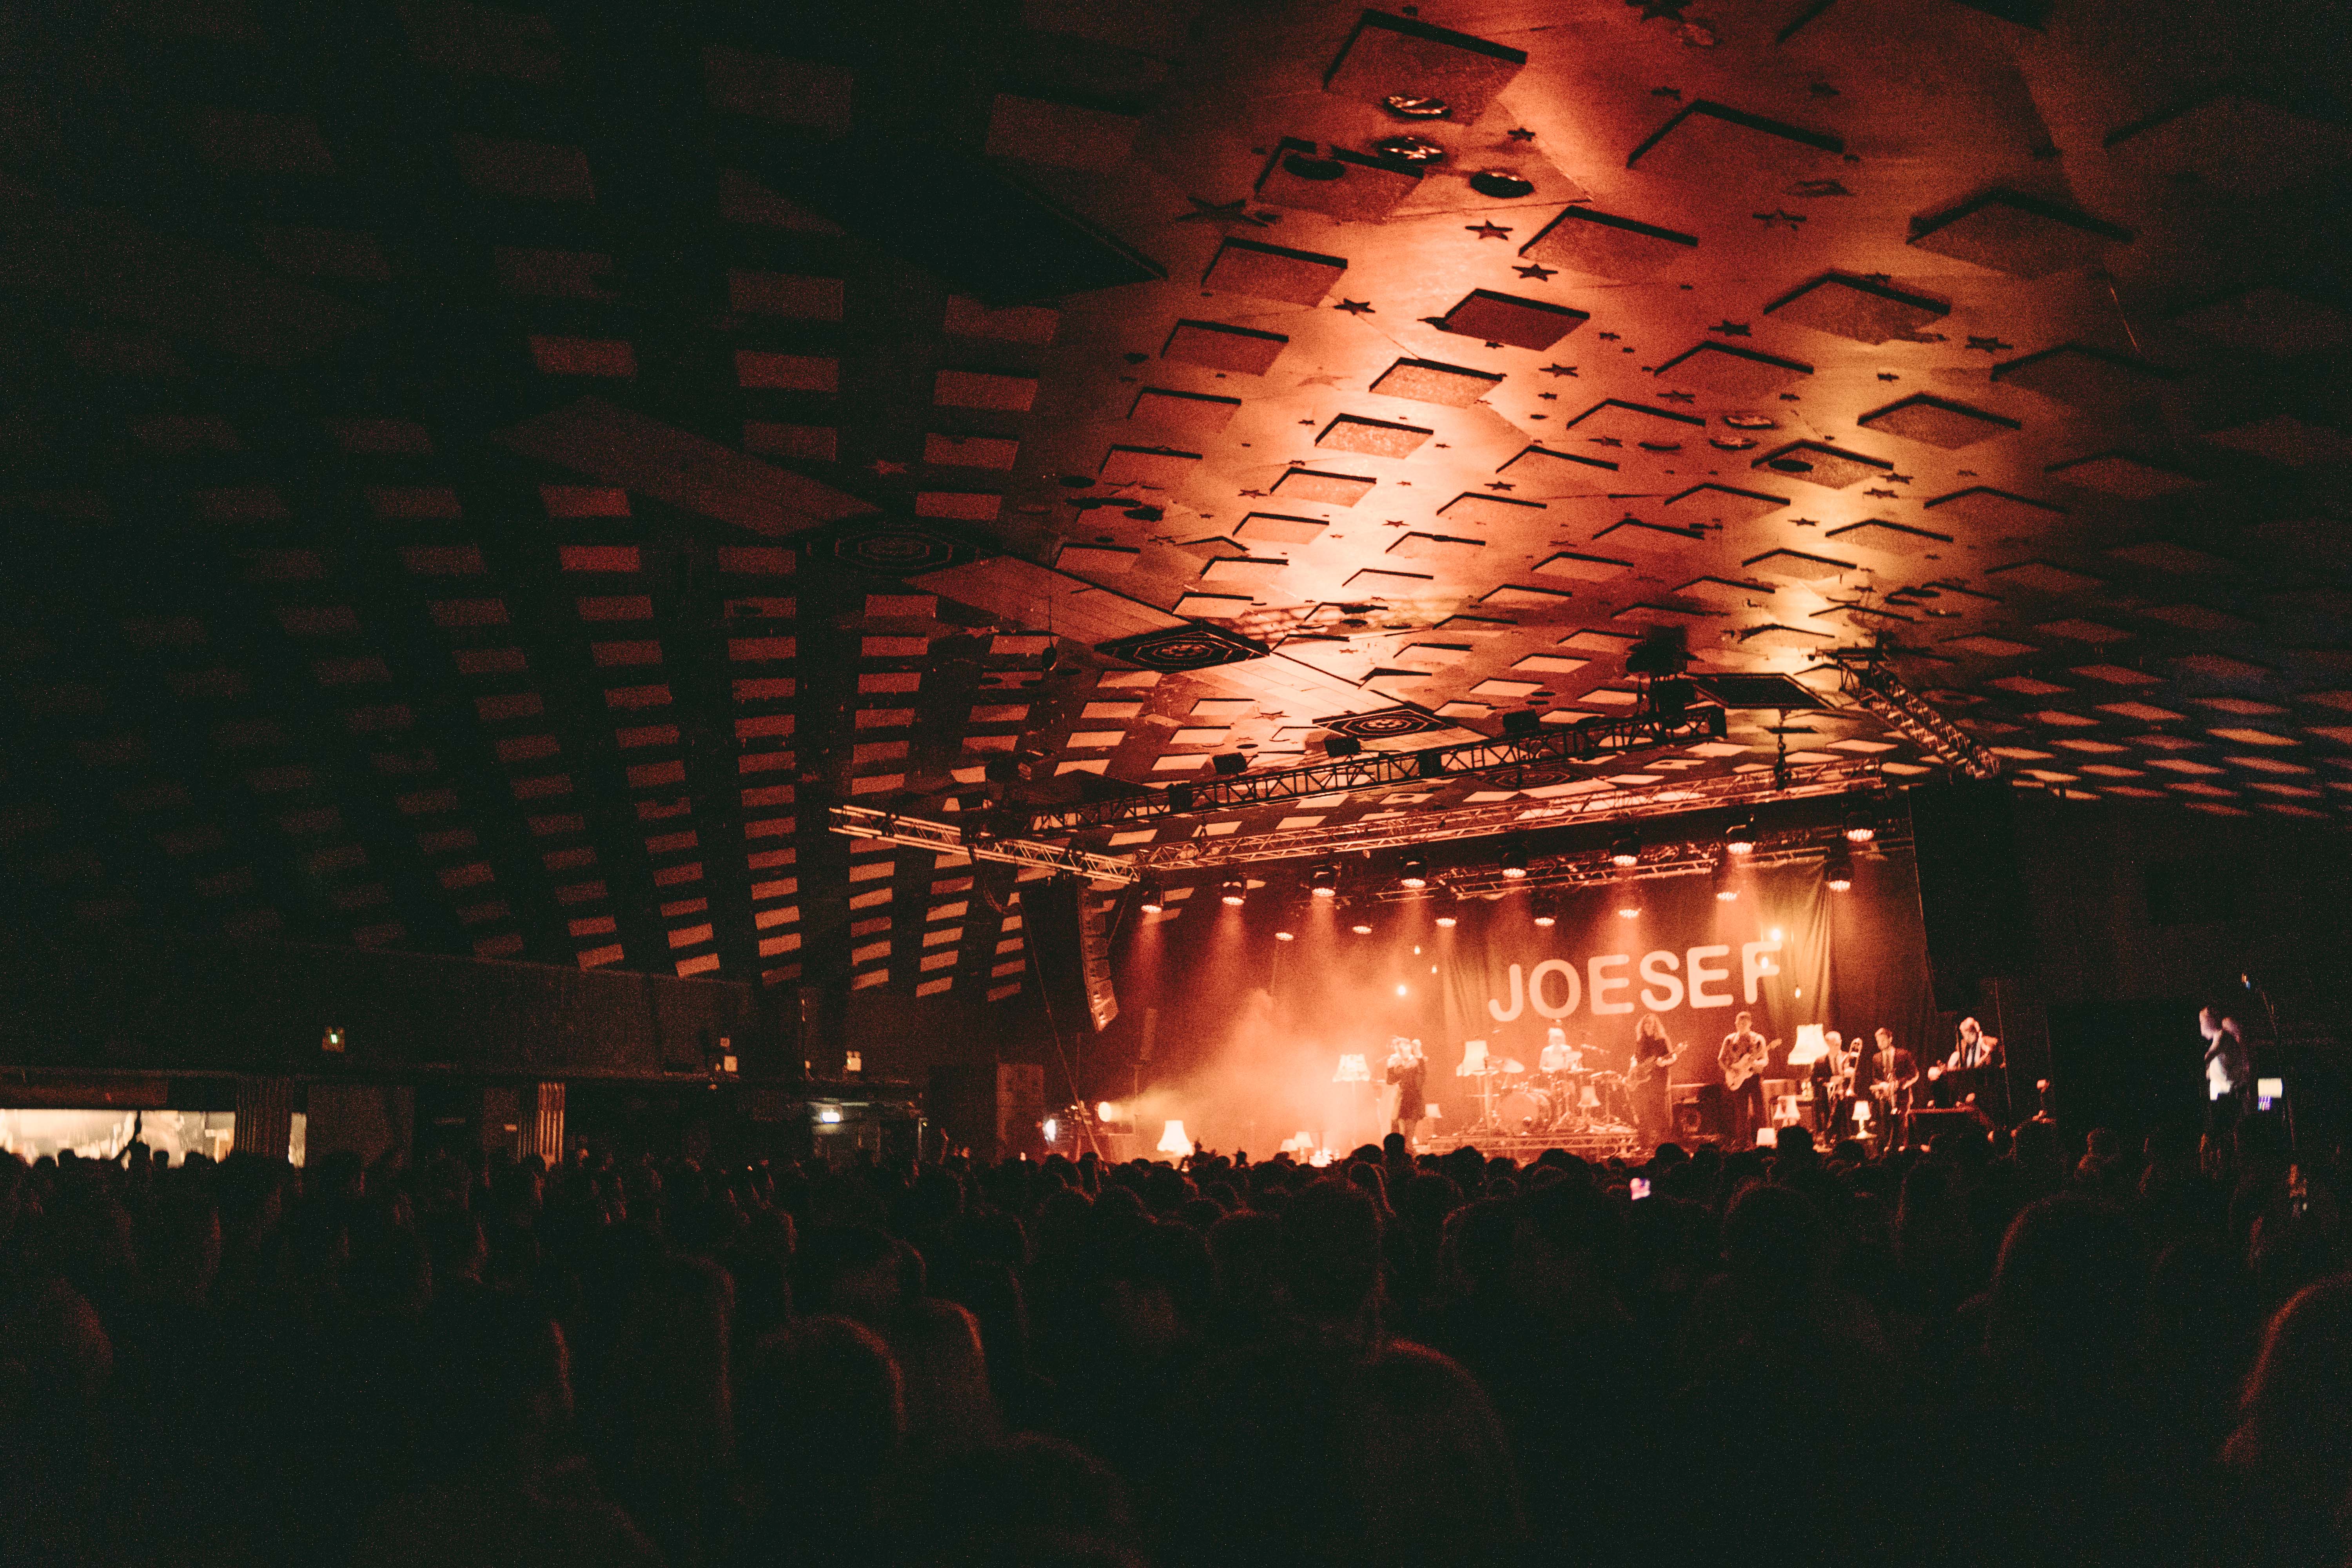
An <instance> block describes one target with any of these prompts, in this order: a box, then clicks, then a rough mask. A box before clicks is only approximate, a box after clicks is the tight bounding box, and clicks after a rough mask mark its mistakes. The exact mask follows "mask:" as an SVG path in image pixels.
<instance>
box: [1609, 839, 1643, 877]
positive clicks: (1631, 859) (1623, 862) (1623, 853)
mask: <svg viewBox="0 0 2352 1568" xmlns="http://www.w3.org/2000/svg"><path fill="white" fill-rule="evenodd" d="M1609 863H1610V864H1611V865H1612V866H1615V867H1618V868H1621V869H1622V868H1628V867H1633V866H1638V865H1640V864H1641V863H1642V841H1641V840H1640V839H1639V838H1636V837H1633V835H1632V834H1630V833H1629V834H1627V835H1626V836H1625V837H1622V838H1620V839H1619V840H1617V842H1615V843H1614V844H1612V845H1611V846H1610V847H1609Z"/></svg>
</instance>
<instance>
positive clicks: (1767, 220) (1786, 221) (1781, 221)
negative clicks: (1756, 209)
mask: <svg viewBox="0 0 2352 1568" xmlns="http://www.w3.org/2000/svg"><path fill="white" fill-rule="evenodd" d="M1748 216H1751V217H1753V218H1754V219H1755V220H1756V221H1757V222H1758V223H1760V224H1762V225H1763V226H1765V227H1766V228H1786V229H1794V228H1795V227H1796V226H1798V225H1799V224H1801V223H1802V222H1804V221H1805V215H1804V214H1802V213H1792V212H1782V211H1781V210H1780V208H1779V207H1774V208H1773V209H1772V210H1771V211H1770V212H1769V213H1751V214H1749V215H1748Z"/></svg>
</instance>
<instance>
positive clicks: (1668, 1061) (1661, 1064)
mask: <svg viewBox="0 0 2352 1568" xmlns="http://www.w3.org/2000/svg"><path fill="white" fill-rule="evenodd" d="M1688 1049H1690V1042H1689V1041H1687V1040H1685V1041H1684V1042H1683V1043H1682V1044H1681V1045H1678V1046H1676V1047H1675V1048H1674V1049H1673V1050H1671V1051H1669V1052H1667V1053H1666V1054H1665V1055H1664V1056H1662V1057H1636V1058H1634V1059H1633V1061H1632V1062H1631V1063H1630V1064H1629V1065H1628V1066H1627V1067H1626V1069H1625V1081H1626V1082H1627V1083H1628V1084H1631V1085H1633V1086H1635V1087H1639V1086H1640V1085H1642V1084H1645V1083H1647V1082H1649V1081H1650V1080H1651V1079H1654V1078H1655V1077H1657V1076H1658V1075H1659V1074H1660V1073H1663V1072H1664V1071H1665V1070H1666V1069H1667V1068H1671V1067H1673V1066H1674V1065H1675V1063H1676V1062H1678V1061H1680V1060H1682V1059H1683V1053H1684V1052H1685V1051H1686V1050H1688Z"/></svg>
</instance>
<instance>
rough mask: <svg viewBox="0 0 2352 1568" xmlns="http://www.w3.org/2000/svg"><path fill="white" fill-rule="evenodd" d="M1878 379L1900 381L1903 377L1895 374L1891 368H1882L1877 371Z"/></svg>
mask: <svg viewBox="0 0 2352 1568" xmlns="http://www.w3.org/2000/svg"><path fill="white" fill-rule="evenodd" d="M1878 379H1879V380H1881V381H1901V380H1902V379H1903V378H1902V377H1901V376H1899V375H1897V374H1895V373H1894V372H1893V371H1891V370H1882V371H1880V372H1879V373H1878Z"/></svg>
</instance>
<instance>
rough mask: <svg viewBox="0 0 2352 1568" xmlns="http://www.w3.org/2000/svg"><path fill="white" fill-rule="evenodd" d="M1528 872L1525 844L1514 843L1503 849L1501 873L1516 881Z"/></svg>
mask: <svg viewBox="0 0 2352 1568" xmlns="http://www.w3.org/2000/svg"><path fill="white" fill-rule="evenodd" d="M1527 874H1528V852H1527V849H1526V847H1525V846H1522V845H1517V844H1514V845H1513V846H1511V847H1509V848H1508V849H1506V850H1504V851H1503V875H1504V876H1506V877H1507V878H1509V879H1511V880H1512V881H1514V882H1516V881H1517V880H1518V879H1520V878H1522V877H1524V876H1526V875H1527Z"/></svg>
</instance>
